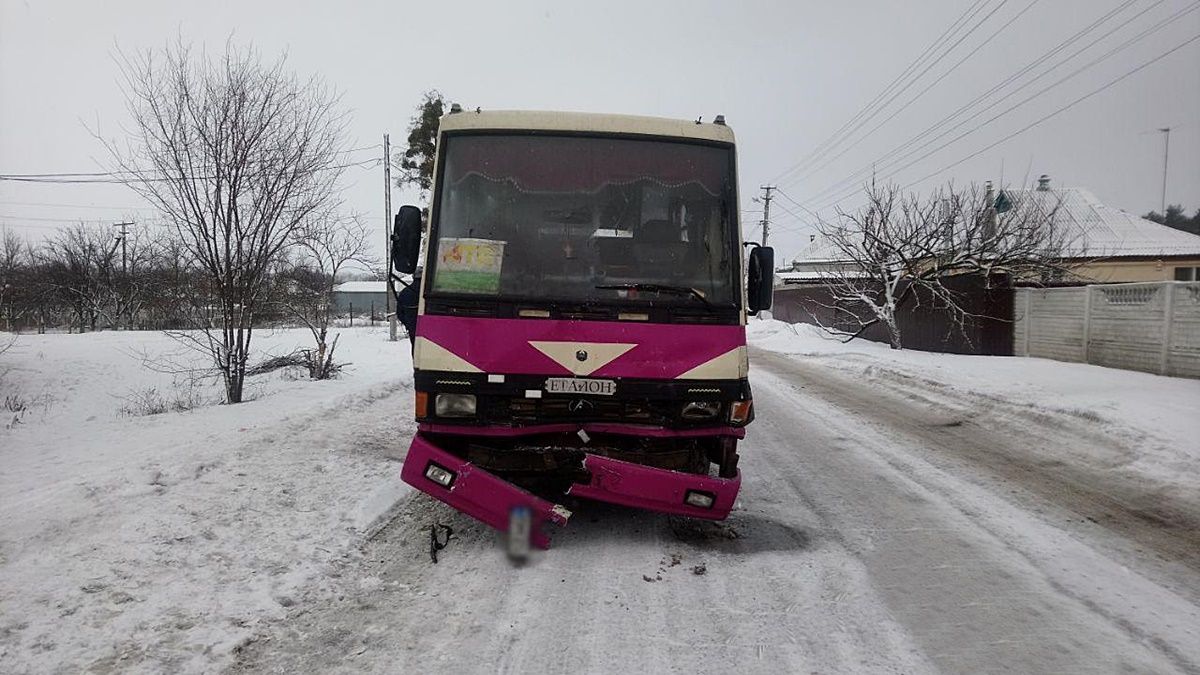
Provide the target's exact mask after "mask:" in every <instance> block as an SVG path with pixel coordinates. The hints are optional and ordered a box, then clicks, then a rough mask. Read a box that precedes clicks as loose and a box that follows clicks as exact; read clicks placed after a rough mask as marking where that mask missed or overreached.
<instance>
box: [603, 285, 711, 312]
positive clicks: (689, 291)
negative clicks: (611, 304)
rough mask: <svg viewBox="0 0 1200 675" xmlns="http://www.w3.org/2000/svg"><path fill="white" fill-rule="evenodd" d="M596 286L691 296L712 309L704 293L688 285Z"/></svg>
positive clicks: (606, 288) (607, 288)
mask: <svg viewBox="0 0 1200 675" xmlns="http://www.w3.org/2000/svg"><path fill="white" fill-rule="evenodd" d="M596 288H598V289H601V290H617V291H646V292H648V293H667V294H668V295H678V296H681V297H693V298H696V299H698V300H699V301H700V302H703V303H704V306H705V307H706V308H707V309H712V308H713V306H712V303H710V302H709V301H708V298H706V297H704V294H703V293H701V292H700V291H698V290H696V289H695V288H690V287H688V286H668V285H665V284H602V285H599V286H597V287H596Z"/></svg>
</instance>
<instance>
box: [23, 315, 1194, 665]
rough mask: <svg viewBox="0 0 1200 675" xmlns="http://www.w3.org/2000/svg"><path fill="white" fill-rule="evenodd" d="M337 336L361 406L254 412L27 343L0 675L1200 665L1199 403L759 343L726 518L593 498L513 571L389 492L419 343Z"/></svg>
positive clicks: (117, 360) (148, 337) (319, 396)
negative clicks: (438, 528)
mask: <svg viewBox="0 0 1200 675" xmlns="http://www.w3.org/2000/svg"><path fill="white" fill-rule="evenodd" d="M341 332H342V338H341V342H340V343H339V350H341V353H342V357H343V358H344V360H346V361H350V362H351V363H352V365H351V366H350V367H349V368H348V369H347V370H346V372H345V373H344V374H343V376H342V377H341V378H340V379H337V380H334V381H329V382H310V381H307V380H305V379H303V378H299V377H297V376H296V375H295V374H292V375H289V374H287V373H284V372H277V373H273V374H270V375H264V376H260V377H257V378H253V379H252V380H251V382H252V384H251V386H250V388H249V391H250V392H251V393H252V395H253V397H254V400H252V401H250V402H249V403H245V404H242V405H238V406H223V405H212V402H213V401H215V400H217V399H219V390H218V389H217V388H216V386H215V383H213V384H210V385H208V386H205V387H201V388H199V389H192V388H190V387H187V386H184V385H183V383H181V382H177V381H175V379H174V378H172V377H171V376H170V375H163V374H159V373H155V372H153V371H151V370H148V369H146V368H144V367H143V366H142V356H143V355H163V354H168V353H171V352H175V351H177V349H178V347H177V345H176V344H175V343H174V342H172V341H171V340H169V339H168V338H165V337H164V336H162V335H160V334H156V333H122V332H110V333H96V334H88V335H50V336H34V335H26V336H21V337H20V338H19V341H18V342H17V344H16V346H15V347H14V348H13V349H12V350H11V351H9V352H8V353H7V354H5V355H3V356H2V357H0V371H3V370H4V369H6V368H7V369H9V371H8V372H7V374H6V376H5V380H4V384H3V387H4V392H5V393H6V394H13V395H15V396H18V397H19V399H20V400H21V401H24V402H26V404H27V410H26V411H25V412H24V414H23V415H22V416H21V418H20V421H19V422H17V423H12V420H11V419H10V418H6V419H5V420H4V421H5V424H3V425H0V427H3V428H0V672H3V673H43V672H78V671H85V670H86V671H90V672H214V671H221V670H225V669H228V668H231V669H232V670H233V671H235V672H289V673H290V672H312V673H326V672H455V673H460V672H514V673H516V672H563V671H566V670H573V671H578V672H612V671H614V670H619V669H629V668H634V669H637V670H639V671H641V672H669V671H673V672H689V673H691V672H734V671H736V672H761V673H778V672H822V673H825V672H839V673H862V672H870V673H875V672H879V673H897V672H903V673H915V672H1183V673H1189V672H1197V668H1200V530H1198V529H1197V523H1198V522H1200V495H1198V493H1197V485H1200V469H1198V465H1200V452H1198V451H1197V450H1196V443H1195V442H1194V439H1195V438H1197V437H1200V421H1197V416H1196V415H1195V410H1197V409H1198V408H1200V382H1197V381H1194V380H1183V379H1173V378H1163V377H1158V376H1153V375H1146V374H1142V373H1134V372H1126V371H1117V370H1110V369H1105V368H1099V367H1095V366H1089V365H1081V364H1067V363H1058V362H1053V361H1044V360H1039V359H1018V358H996V357H968V356H954V355H939V354H928V353H920V352H908V351H905V352H899V353H898V352H893V351H891V350H889V349H888V348H887V347H886V346H881V345H875V344H873V343H866V342H855V343H852V344H849V345H843V344H841V343H839V342H836V341H832V340H829V339H827V338H825V337H823V336H822V335H821V334H819V333H817V332H813V331H812V330H811V329H809V328H807V327H804V326H789V325H787V324H782V323H779V322H773V321H754V322H752V323H751V325H750V341H751V349H752V368H751V379H752V383H753V386H754V391H755V394H756V407H757V410H758V419H757V421H756V422H755V424H754V425H753V426H752V427H751V428H750V429H749V431H748V436H747V440H746V442H745V443H744V444H743V446H742V455H743V461H742V469H743V471H744V474H745V478H744V483H743V490H742V494H741V497H740V498H739V502H738V505H737V507H736V508H735V510H734V513H733V514H732V515H731V516H730V519H729V521H727V522H726V523H720V524H697V523H691V522H688V521H686V520H683V519H676V518H668V517H666V516H662V515H658V514H650V513H644V512H639V511H634V510H630V509H622V508H618V507H612V506H605V505H597V504H589V503H573V504H571V507H572V508H573V510H575V512H576V515H575V517H574V518H573V519H572V523H571V525H570V526H569V527H567V528H565V529H563V530H560V531H556V532H555V533H554V545H553V548H552V549H551V550H550V551H548V552H546V553H544V554H539V555H538V556H536V557H535V559H534V560H533V561H532V563H531V564H530V565H528V566H526V567H523V568H514V567H512V566H511V565H509V564H508V563H507V561H506V560H505V559H504V557H503V555H502V554H501V553H500V551H499V548H498V537H497V536H496V534H495V533H494V532H493V531H491V530H490V529H488V528H486V527H484V526H482V525H480V524H478V523H476V522H475V521H472V520H470V519H469V518H466V517H464V516H462V515H461V514H458V513H455V512H454V511H452V510H451V509H449V508H447V507H445V506H444V505H442V504H440V503H439V502H436V501H434V500H432V499H430V498H428V497H427V496H425V495H423V494H420V493H415V492H410V491H408V490H407V489H406V488H405V487H404V486H403V485H402V484H401V483H400V481H399V478H398V473H399V466H400V464H399V460H401V459H403V453H404V452H405V450H406V448H407V444H408V440H409V438H410V437H411V434H412V430H413V426H412V423H411V421H410V420H411V415H412V412H411V405H412V402H411V392H412V387H411V362H410V360H409V351H408V343H407V342H399V343H388V342H387V341H386V332H385V330H384V329H382V328H374V329H372V328H361V329H343V330H342V331H341ZM256 340H258V342H257V347H258V348H259V350H261V351H262V353H263V355H268V354H279V353H284V352H288V351H290V350H291V349H293V348H295V347H298V346H303V345H304V343H305V334H304V333H303V332H301V331H279V332H275V333H270V334H262V335H260V336H258V337H257V338H256ZM151 389H153V390H154V391H155V395H154V396H147V392H148V391H149V390H151ZM147 400H150V401H160V400H161V401H164V402H166V403H167V407H170V405H171V404H172V403H174V402H177V401H178V402H180V403H181V404H182V405H181V407H189V406H194V407H193V409H191V410H188V411H185V412H165V413H162V414H156V415H131V414H129V412H130V410H131V409H134V410H133V411H134V412H137V410H136V409H138V408H144V407H145V402H146V401H147ZM433 523H439V524H445V525H450V526H451V527H452V528H453V529H454V533H455V536H454V538H453V539H452V540H451V541H450V543H449V544H448V546H447V548H446V549H444V550H443V551H442V552H441V554H440V556H439V558H440V562H439V564H437V565H433V564H431V562H430V557H429V537H428V531H429V527H430V525H431V524H433Z"/></svg>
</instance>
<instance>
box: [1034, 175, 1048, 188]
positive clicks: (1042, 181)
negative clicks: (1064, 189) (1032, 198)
mask: <svg viewBox="0 0 1200 675" xmlns="http://www.w3.org/2000/svg"><path fill="white" fill-rule="evenodd" d="M1037 189H1038V192H1049V191H1050V176H1049V174H1042V175H1041V176H1039V177H1038V186H1037Z"/></svg>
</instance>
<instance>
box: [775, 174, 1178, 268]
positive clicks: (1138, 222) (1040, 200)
mask: <svg viewBox="0 0 1200 675" xmlns="http://www.w3.org/2000/svg"><path fill="white" fill-rule="evenodd" d="M998 199H1003V200H1005V201H1007V202H1008V203H1009V204H1010V205H1011V208H1014V209H1024V208H1036V209H1038V210H1041V211H1043V212H1050V211H1052V210H1053V211H1054V213H1055V223H1056V224H1057V226H1058V227H1060V228H1063V232H1064V234H1065V235H1066V240H1067V242H1068V245H1067V250H1066V251H1065V255H1064V258H1063V260H1064V262H1066V263H1067V264H1068V265H1069V266H1070V267H1071V269H1072V271H1073V272H1074V273H1075V274H1076V275H1077V277H1078V279H1077V281H1078V282H1079V283H1117V282H1129V281H1196V280H1200V236H1198V235H1195V234H1191V233H1189V232H1184V231H1182V230H1176V229H1174V228H1171V227H1167V226H1166V225H1160V224H1158V223H1155V222H1153V221H1150V220H1146V219H1145V218H1142V217H1140V216H1135V215H1133V214H1131V213H1126V212H1125V211H1122V210H1120V209H1117V208H1114V207H1111V206H1108V205H1106V204H1104V203H1102V202H1101V201H1100V200H1099V199H1097V198H1096V196H1095V195H1093V194H1092V193H1091V192H1089V191H1088V190H1086V189H1084V188H1077V187H1070V188H1055V187H1052V186H1051V185H1050V178H1049V176H1044V175H1043V176H1042V177H1041V178H1040V179H1039V180H1038V184H1037V187H1036V188H1033V189H1028V190H1012V189H1004V190H1001V191H1000V196H999V197H998ZM998 208H999V207H998ZM846 264H847V263H845V262H843V261H839V260H838V256H837V251H836V249H833V248H832V247H831V246H829V245H828V244H827V243H826V242H825V241H824V240H823V239H821V238H820V237H814V238H813V240H812V241H811V243H810V245H809V247H808V248H807V249H805V250H804V251H803V252H801V253H800V255H798V256H797V257H796V258H795V259H794V260H793V261H792V269H791V270H788V271H784V272H781V273H779V275H778V277H779V281H780V282H781V285H782V286H784V287H786V286H788V285H795V284H808V283H820V280H821V279H822V277H823V276H828V273H829V272H831V271H834V270H837V269H841V268H843V267H845V265H846Z"/></svg>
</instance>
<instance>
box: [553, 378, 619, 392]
mask: <svg viewBox="0 0 1200 675" xmlns="http://www.w3.org/2000/svg"><path fill="white" fill-rule="evenodd" d="M616 391H617V383H616V382H614V381H612V380H588V379H583V378H578V377H551V378H547V380H546V393H549V394H591V395H594V396H612V395H613V394H614V393H615V392H616Z"/></svg>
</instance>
